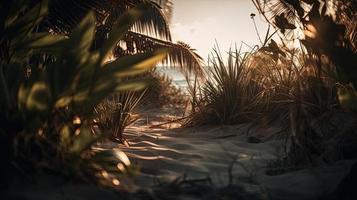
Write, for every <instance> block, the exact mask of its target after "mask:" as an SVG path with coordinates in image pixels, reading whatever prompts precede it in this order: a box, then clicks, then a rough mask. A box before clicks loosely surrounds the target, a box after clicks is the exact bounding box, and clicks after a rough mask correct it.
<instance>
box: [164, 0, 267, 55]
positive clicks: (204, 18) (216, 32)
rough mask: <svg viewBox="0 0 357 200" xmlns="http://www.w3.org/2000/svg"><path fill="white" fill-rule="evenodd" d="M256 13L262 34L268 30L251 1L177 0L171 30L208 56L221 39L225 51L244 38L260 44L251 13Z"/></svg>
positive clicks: (221, 47)
mask: <svg viewBox="0 0 357 200" xmlns="http://www.w3.org/2000/svg"><path fill="white" fill-rule="evenodd" d="M251 13H255V14H257V16H256V22H257V25H258V29H259V31H260V32H261V36H262V37H264V33H265V32H266V30H267V24H266V23H264V22H263V21H262V20H261V18H260V17H259V15H258V12H257V10H256V8H255V7H254V4H253V3H252V2H251V0H174V13H173V19H172V23H171V32H172V35H173V40H174V41H184V42H186V43H188V44H189V45H191V47H192V48H195V49H197V52H198V53H199V54H200V55H201V56H202V57H203V58H204V59H206V58H207V56H208V54H209V53H210V51H211V49H212V48H213V47H214V45H215V40H217V42H218V44H219V47H220V49H221V51H227V50H228V49H229V48H230V47H234V46H235V44H237V46H239V45H240V44H241V41H244V42H245V43H247V44H249V45H252V46H253V45H255V44H259V39H258V37H257V35H256V32H255V30H254V25H253V22H252V20H251V18H250V14H251Z"/></svg>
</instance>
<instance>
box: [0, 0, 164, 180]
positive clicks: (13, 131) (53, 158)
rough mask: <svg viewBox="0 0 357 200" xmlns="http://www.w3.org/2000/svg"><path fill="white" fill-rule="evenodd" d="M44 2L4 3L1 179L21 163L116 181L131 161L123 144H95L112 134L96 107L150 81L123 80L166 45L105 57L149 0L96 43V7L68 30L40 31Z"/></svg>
mask: <svg viewBox="0 0 357 200" xmlns="http://www.w3.org/2000/svg"><path fill="white" fill-rule="evenodd" d="M47 8H48V7H47V2H46V1H41V2H40V3H38V4H31V3H29V2H26V1H14V2H11V3H10V2H8V3H6V4H4V6H2V7H1V13H2V15H3V16H4V17H2V18H1V27H2V31H1V39H0V42H1V44H0V46H1V55H0V56H1V62H0V69H1V70H0V96H1V99H0V112H1V113H2V114H1V124H0V137H1V139H0V141H1V145H0V146H1V151H0V152H1V156H2V158H3V160H2V163H3V164H2V165H1V173H2V177H4V178H3V179H2V181H4V182H2V183H3V184H7V183H8V178H11V176H13V175H14V173H15V171H16V169H17V170H20V171H25V172H26V171H33V170H36V171H37V170H38V169H45V170H49V171H52V172H54V173H56V174H62V175H64V176H73V175H75V176H77V177H80V178H82V179H85V180H88V179H89V180H96V179H97V178H99V177H101V178H103V180H105V181H106V182H107V183H110V184H115V185H118V184H119V183H120V182H119V180H118V178H119V177H121V176H122V174H123V173H122V172H126V171H127V169H129V168H128V167H129V165H130V162H129V160H128V159H127V157H126V156H125V154H123V153H122V152H121V151H120V150H118V149H112V150H100V149H97V150H95V151H93V150H92V147H93V145H94V144H95V143H96V142H98V141H99V140H102V139H105V138H106V137H108V136H110V135H111V134H110V133H108V132H103V131H102V130H100V131H99V130H96V129H95V128H93V119H94V118H95V117H94V115H93V111H94V108H95V106H97V105H98V104H99V103H100V102H101V101H102V100H103V99H104V98H105V97H107V96H108V95H110V94H112V93H114V92H117V91H128V90H138V89H143V88H144V87H145V83H146V81H140V80H135V81H125V80H127V77H128V76H131V75H137V74H140V73H142V72H144V71H146V70H148V69H150V68H152V67H154V66H155V64H156V63H157V62H159V61H161V60H162V59H164V58H165V56H166V51H163V50H157V51H155V52H148V53H141V54H135V55H129V56H125V57H122V58H120V59H118V60H115V61H113V62H106V59H107V57H108V55H109V54H110V52H111V50H112V49H113V48H114V47H115V45H116V44H117V42H118V41H119V40H120V38H122V37H123V36H124V35H125V34H126V32H127V30H128V29H129V28H130V27H131V26H132V25H133V24H135V22H136V21H137V20H138V19H140V17H142V16H143V15H145V10H146V8H147V6H146V5H142V6H139V7H137V8H135V9H131V10H130V11H128V12H126V13H124V14H123V16H121V17H119V18H118V20H116V22H115V25H116V26H114V27H113V28H112V30H111V31H110V33H109V34H108V36H107V40H106V41H105V42H104V43H103V44H102V45H101V47H100V48H96V49H92V48H91V47H92V45H93V41H94V39H95V30H96V18H95V16H94V14H93V13H92V12H90V13H89V14H87V15H85V17H84V18H83V19H82V20H81V21H80V23H79V24H78V25H77V26H76V28H74V29H73V30H72V31H71V33H69V34H67V35H61V34H51V33H48V32H43V31H41V29H40V26H39V24H40V23H41V22H42V21H43V20H44V19H46V14H47V11H48V9H47ZM98 131H99V132H98ZM108 155H109V156H108ZM119 164H120V166H121V167H117V166H118V165H119ZM110 172H114V173H110ZM129 172H130V171H129Z"/></svg>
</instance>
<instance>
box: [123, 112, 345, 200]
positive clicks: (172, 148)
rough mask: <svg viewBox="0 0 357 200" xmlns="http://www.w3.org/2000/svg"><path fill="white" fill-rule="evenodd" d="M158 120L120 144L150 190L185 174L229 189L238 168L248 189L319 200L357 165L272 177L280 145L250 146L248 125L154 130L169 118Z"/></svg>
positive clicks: (259, 132)
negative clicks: (272, 164)
mask: <svg viewBox="0 0 357 200" xmlns="http://www.w3.org/2000/svg"><path fill="white" fill-rule="evenodd" d="M153 115H154V113H151V115H150V116H148V117H147V118H148V120H147V122H149V123H142V124H141V125H136V126H135V127H131V128H129V129H128V130H127V133H126V134H125V138H127V140H128V142H129V144H130V146H129V147H126V146H123V145H120V148H121V149H122V150H123V151H124V152H125V153H127V155H128V156H129V158H130V159H131V161H132V162H133V163H136V164H138V165H140V166H141V175H140V176H138V177H137V178H136V182H137V183H139V184H140V185H144V186H150V185H152V184H154V182H155V181H154V180H155V179H160V180H166V181H169V180H174V179H175V178H177V177H180V176H181V177H182V176H183V175H185V176H186V177H187V178H188V179H201V178H207V177H210V178H211V180H212V182H213V184H214V185H215V186H218V187H220V186H226V185H227V184H228V180H229V176H228V174H229V173H228V169H229V166H230V165H231V164H232V163H234V165H233V169H232V175H233V181H234V182H233V183H238V184H242V185H245V186H247V188H248V190H249V189H251V190H252V191H258V190H261V189H262V190H265V191H266V192H267V193H268V194H269V195H270V196H271V197H272V199H316V198H318V197H321V196H323V195H326V194H329V193H330V192H331V191H333V190H334V188H335V187H336V185H337V183H338V182H339V180H340V179H341V178H342V177H343V176H344V175H345V174H346V172H347V171H348V169H349V166H350V164H351V162H347V163H342V164H339V165H337V166H333V167H331V168H324V169H318V170H316V169H315V170H313V169H310V170H301V171H297V172H292V173H288V174H284V175H279V176H267V175H265V173H264V171H265V169H266V166H267V163H268V162H269V161H273V160H274V159H276V155H277V151H278V149H279V147H280V146H281V145H280V144H281V143H280V142H279V141H267V142H264V143H258V144H253V143H248V142H247V130H248V125H236V126H204V127H198V128H177V129H166V128H150V126H152V125H153V124H154V125H156V124H159V123H160V119H162V118H167V116H165V117H161V118H160V117H159V118H155V117H153ZM149 118H150V119H149ZM161 122H162V121H161ZM277 131H278V129H276V128H264V129H256V128H255V129H253V130H250V133H254V135H255V136H257V137H259V136H260V135H261V136H267V135H272V134H273V133H275V132H277ZM234 160H236V161H234ZM321 177H323V178H321ZM257 189H258V190H257Z"/></svg>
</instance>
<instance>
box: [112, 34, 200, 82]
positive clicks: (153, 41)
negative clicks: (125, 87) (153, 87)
mask: <svg viewBox="0 0 357 200" xmlns="http://www.w3.org/2000/svg"><path fill="white" fill-rule="evenodd" d="M158 48H167V49H169V53H168V56H167V58H166V59H165V60H164V61H163V64H165V65H170V66H172V67H175V68H178V69H179V70H181V71H182V72H184V73H186V72H188V73H195V74H197V75H199V76H201V75H202V74H203V68H202V58H201V57H200V56H199V55H198V54H197V53H196V52H195V49H191V47H190V46H189V45H187V44H185V43H183V42H178V43H176V44H175V43H172V42H169V41H165V40H160V39H157V38H153V37H150V36H147V35H143V34H140V33H136V32H133V31H129V32H128V34H127V35H126V36H125V37H124V38H123V41H122V42H121V46H118V48H117V49H116V52H114V55H115V57H120V56H122V55H126V54H132V53H135V52H147V51H153V50H155V49H158Z"/></svg>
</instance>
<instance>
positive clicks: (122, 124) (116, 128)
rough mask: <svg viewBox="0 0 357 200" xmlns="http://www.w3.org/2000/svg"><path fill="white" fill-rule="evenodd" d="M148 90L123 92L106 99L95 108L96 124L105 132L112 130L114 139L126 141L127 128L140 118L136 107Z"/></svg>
mask: <svg viewBox="0 0 357 200" xmlns="http://www.w3.org/2000/svg"><path fill="white" fill-rule="evenodd" d="M145 92H146V90H144V91H142V92H132V91H128V92H122V93H118V94H115V95H112V96H111V97H109V98H107V99H105V100H104V101H103V102H102V103H100V104H99V105H98V106H96V108H95V109H94V112H95V115H96V120H95V121H96V124H97V125H98V127H99V129H101V130H102V131H103V132H108V131H110V132H111V133H112V140H114V141H119V142H124V140H123V139H124V138H123V132H124V130H125V128H126V127H127V126H129V125H131V124H133V123H134V122H135V121H136V120H137V119H138V118H137V116H135V114H134V110H135V108H137V106H138V105H139V103H140V102H141V100H142V98H143V96H144V95H145Z"/></svg>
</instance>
